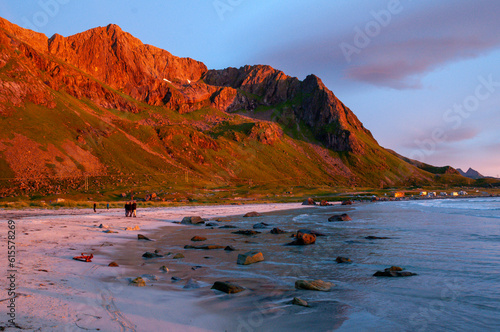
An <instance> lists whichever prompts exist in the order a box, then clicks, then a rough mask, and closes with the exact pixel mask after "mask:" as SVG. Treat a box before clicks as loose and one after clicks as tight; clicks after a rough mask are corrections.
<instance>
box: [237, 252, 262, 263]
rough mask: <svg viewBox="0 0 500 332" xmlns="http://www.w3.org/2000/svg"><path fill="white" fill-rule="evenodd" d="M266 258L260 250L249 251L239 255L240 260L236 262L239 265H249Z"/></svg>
mask: <svg viewBox="0 0 500 332" xmlns="http://www.w3.org/2000/svg"><path fill="white" fill-rule="evenodd" d="M263 260H264V255H263V254H262V253H261V252H260V251H249V252H247V253H244V254H239V255H238V261H237V262H236V263H237V264H239V265H249V264H253V263H257V262H262V261H263Z"/></svg>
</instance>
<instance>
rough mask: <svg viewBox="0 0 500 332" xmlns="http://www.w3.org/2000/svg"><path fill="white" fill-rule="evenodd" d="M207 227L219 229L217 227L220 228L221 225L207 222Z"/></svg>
mask: <svg viewBox="0 0 500 332" xmlns="http://www.w3.org/2000/svg"><path fill="white" fill-rule="evenodd" d="M205 226H207V227H217V226H219V224H218V223H216V222H207V223H206V224H205Z"/></svg>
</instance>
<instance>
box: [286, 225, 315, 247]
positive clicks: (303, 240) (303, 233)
mask: <svg viewBox="0 0 500 332" xmlns="http://www.w3.org/2000/svg"><path fill="white" fill-rule="evenodd" d="M315 242H316V235H315V234H313V233H311V232H310V231H309V230H308V229H300V230H298V231H297V234H295V241H293V242H291V243H289V245H295V246H305V245H309V244H314V243H315Z"/></svg>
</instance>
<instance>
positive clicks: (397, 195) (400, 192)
mask: <svg viewBox="0 0 500 332" xmlns="http://www.w3.org/2000/svg"><path fill="white" fill-rule="evenodd" d="M394 197H395V198H402V197H405V193H404V192H402V191H398V192H396V193H394Z"/></svg>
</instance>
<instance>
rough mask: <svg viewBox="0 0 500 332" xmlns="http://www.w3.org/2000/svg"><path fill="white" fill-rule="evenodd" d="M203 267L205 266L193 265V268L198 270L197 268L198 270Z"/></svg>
mask: <svg viewBox="0 0 500 332" xmlns="http://www.w3.org/2000/svg"><path fill="white" fill-rule="evenodd" d="M202 268H203V266H201V265H196V266H193V267H192V268H191V270H193V271H196V270H198V269H202Z"/></svg>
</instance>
